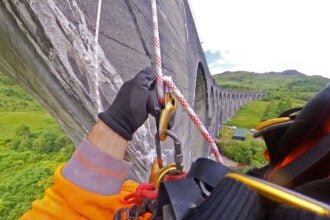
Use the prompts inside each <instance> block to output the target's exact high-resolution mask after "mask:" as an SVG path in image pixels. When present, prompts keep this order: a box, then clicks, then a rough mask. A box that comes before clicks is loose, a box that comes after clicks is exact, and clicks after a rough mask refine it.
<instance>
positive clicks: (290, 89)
mask: <svg viewBox="0 0 330 220" xmlns="http://www.w3.org/2000/svg"><path fill="white" fill-rule="evenodd" d="M214 78H215V80H216V82H217V83H218V84H219V85H221V86H222V87H224V88H226V89H229V90H234V91H251V92H266V93H267V94H268V95H267V96H266V97H264V98H263V99H262V100H260V101H254V102H251V103H248V104H246V105H244V106H242V107H241V108H240V110H239V111H238V112H237V114H236V115H235V116H234V117H233V118H231V119H230V120H229V121H228V122H227V123H226V125H227V126H236V127H239V128H247V129H251V128H255V127H256V125H257V124H258V123H259V122H260V121H261V120H265V119H270V118H275V117H277V116H278V115H279V114H280V113H282V112H283V111H285V110H287V109H289V108H293V107H298V106H303V105H304V104H305V103H306V102H307V101H308V100H309V99H310V98H311V97H312V96H314V95H315V94H316V93H317V92H318V91H320V90H321V89H322V88H324V86H325V85H326V84H327V83H329V82H330V80H329V79H326V78H324V77H321V76H306V75H304V74H302V73H299V72H297V71H294V70H288V71H284V72H281V73H275V72H271V73H265V74H258V73H251V72H244V71H240V72H225V73H223V74H218V75H215V76H214ZM220 133H221V134H222V136H223V137H225V138H223V139H221V140H219V141H218V143H219V144H220V146H221V148H222V151H223V153H224V155H225V156H227V157H228V158H230V159H233V160H235V161H237V162H240V163H242V164H244V165H246V166H247V167H249V166H256V167H261V166H263V165H265V164H266V163H267V161H266V160H265V159H264V157H263V151H264V149H265V144H264V142H263V141H262V140H260V139H259V140H253V139H252V138H251V135H250V134H248V136H247V141H245V142H241V141H235V140H230V139H229V137H231V135H232V131H230V130H229V129H228V128H223V129H222V130H221V131H220ZM226 137H227V138H226Z"/></svg>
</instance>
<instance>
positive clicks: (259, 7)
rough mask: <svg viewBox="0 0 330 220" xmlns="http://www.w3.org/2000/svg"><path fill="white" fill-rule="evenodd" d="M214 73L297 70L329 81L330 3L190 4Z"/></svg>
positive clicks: (196, 0) (205, 0) (207, 0)
mask: <svg viewBox="0 0 330 220" xmlns="http://www.w3.org/2000/svg"><path fill="white" fill-rule="evenodd" d="M189 2H190V6H191V8H192V12H193V15H194V18H195V23H196V26H197V29H198V33H199V36H200V40H201V42H202V46H203V49H204V53H205V55H206V57H207V60H208V65H209V69H210V71H211V73H212V74H216V73H220V72H224V71H228V70H229V71H234V70H246V71H254V72H270V71H283V70H287V69H296V70H298V71H300V72H302V73H305V74H307V75H322V76H326V77H328V78H330V0H189Z"/></svg>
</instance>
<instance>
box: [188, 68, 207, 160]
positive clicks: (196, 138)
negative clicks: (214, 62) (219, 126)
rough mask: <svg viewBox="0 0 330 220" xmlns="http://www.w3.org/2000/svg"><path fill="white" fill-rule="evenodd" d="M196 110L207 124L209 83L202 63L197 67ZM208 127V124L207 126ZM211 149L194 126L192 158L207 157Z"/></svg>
mask: <svg viewBox="0 0 330 220" xmlns="http://www.w3.org/2000/svg"><path fill="white" fill-rule="evenodd" d="M194 110H195V112H196V114H197V115H198V117H199V118H200V120H201V121H202V123H204V124H205V123H206V122H207V121H208V120H207V116H208V112H209V106H208V95H207V83H206V77H205V71H204V68H203V65H202V64H201V63H199V64H198V66H197V74H196V83H195V102H194ZM205 125H206V126H208V125H207V124H205ZM208 152H209V148H208V146H207V144H206V142H205V141H204V139H203V137H202V136H201V135H200V134H199V130H198V128H196V126H194V134H193V142H192V156H193V159H196V158H198V157H202V156H204V157H205V156H207V155H208Z"/></svg>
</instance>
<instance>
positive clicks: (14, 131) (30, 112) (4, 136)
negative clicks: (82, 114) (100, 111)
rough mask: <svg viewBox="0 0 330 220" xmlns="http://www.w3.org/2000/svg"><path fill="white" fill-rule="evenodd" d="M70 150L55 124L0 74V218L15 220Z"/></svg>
mask: <svg viewBox="0 0 330 220" xmlns="http://www.w3.org/2000/svg"><path fill="white" fill-rule="evenodd" d="M72 151H73V146H72V144H71V143H70V141H69V139H68V138H67V137H66V135H65V134H64V133H63V132H62V130H61V129H60V128H59V126H58V124H57V122H56V121H55V120H54V119H53V118H51V116H50V115H49V114H48V113H47V112H45V111H44V110H43V108H42V107H41V106H40V105H39V104H38V103H37V102H36V101H34V100H33V98H32V97H30V96H29V95H27V93H26V92H25V91H24V90H23V89H22V88H20V87H19V86H18V85H17V84H16V83H15V82H13V81H12V80H10V79H9V78H8V77H7V76H5V75H3V74H1V73H0V219H3V220H5V219H8V220H9V219H10V220H12V219H18V218H19V217H20V216H21V215H22V214H23V213H24V212H25V211H27V210H29V209H30V207H31V202H32V201H33V200H35V199H37V198H41V197H42V195H43V192H44V190H45V188H47V187H48V186H50V185H51V184H52V174H53V172H54V170H55V168H56V167H57V166H58V165H59V164H60V163H62V162H64V161H67V160H68V159H69V158H70V155H71V153H72Z"/></svg>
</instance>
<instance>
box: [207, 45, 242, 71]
mask: <svg viewBox="0 0 330 220" xmlns="http://www.w3.org/2000/svg"><path fill="white" fill-rule="evenodd" d="M228 54H229V51H225V52H223V53H222V52H221V51H211V50H207V51H205V52H204V55H205V58H206V60H207V63H208V67H209V70H210V72H211V74H217V73H222V72H224V71H228V70H231V69H232V68H234V67H236V64H234V63H230V61H229V60H228V59H227V56H228Z"/></svg>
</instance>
